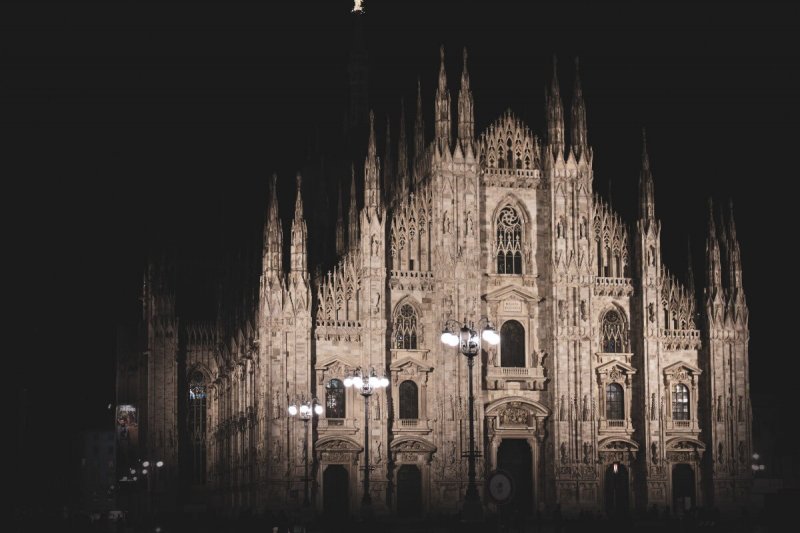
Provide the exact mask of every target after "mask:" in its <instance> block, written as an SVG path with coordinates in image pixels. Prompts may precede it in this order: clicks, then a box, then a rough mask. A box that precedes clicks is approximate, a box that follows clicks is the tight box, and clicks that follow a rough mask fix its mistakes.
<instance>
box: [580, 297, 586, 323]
mask: <svg viewBox="0 0 800 533" xmlns="http://www.w3.org/2000/svg"><path fill="white" fill-rule="evenodd" d="M581 320H583V321H584V322H585V321H586V300H581Z"/></svg>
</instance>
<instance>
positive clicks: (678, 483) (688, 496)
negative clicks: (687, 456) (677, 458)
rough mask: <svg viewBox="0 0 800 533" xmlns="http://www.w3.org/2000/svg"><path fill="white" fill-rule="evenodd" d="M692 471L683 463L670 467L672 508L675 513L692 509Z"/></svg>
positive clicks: (689, 466) (693, 500)
mask: <svg viewBox="0 0 800 533" xmlns="http://www.w3.org/2000/svg"><path fill="white" fill-rule="evenodd" d="M694 502H695V499H694V469H693V468H692V467H691V465H687V464H685V463H681V464H677V465H673V466H672V508H673V509H675V512H676V513H682V512H685V511H688V510H689V509H691V508H692V507H694Z"/></svg>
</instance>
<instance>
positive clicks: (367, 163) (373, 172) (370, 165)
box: [364, 111, 381, 211]
mask: <svg viewBox="0 0 800 533" xmlns="http://www.w3.org/2000/svg"><path fill="white" fill-rule="evenodd" d="M379 174H380V160H379V159H378V150H377V149H376V147H375V114H374V113H373V112H372V111H370V112H369V146H368V147H367V157H366V159H365V160H364V208H365V209H367V210H373V211H374V210H379V209H380V207H381V184H380V180H379V179H378V176H379Z"/></svg>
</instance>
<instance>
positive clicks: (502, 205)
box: [492, 194, 531, 275]
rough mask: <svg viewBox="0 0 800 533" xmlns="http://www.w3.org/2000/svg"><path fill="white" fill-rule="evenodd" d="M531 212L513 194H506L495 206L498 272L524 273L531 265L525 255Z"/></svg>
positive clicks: (495, 241) (494, 220) (494, 252)
mask: <svg viewBox="0 0 800 533" xmlns="http://www.w3.org/2000/svg"><path fill="white" fill-rule="evenodd" d="M530 220H531V217H530V213H528V211H527V209H525V204H524V203H523V202H521V201H520V200H519V199H518V198H517V197H516V196H514V195H513V194H508V195H506V197H505V198H503V199H502V200H501V201H500V202H499V203H498V204H497V206H496V207H495V210H494V213H493V215H492V225H493V230H494V236H495V239H494V247H493V250H492V252H493V254H494V256H495V259H496V263H495V264H496V269H497V270H496V272H497V273H498V274H517V275H519V274H523V273H524V272H525V270H526V269H527V268H528V266H529V265H524V262H525V261H524V260H523V257H524V256H525V255H526V254H525V252H526V251H527V250H528V249H529V246H528V242H527V240H528V232H529V229H528V228H529V227H530Z"/></svg>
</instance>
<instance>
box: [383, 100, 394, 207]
mask: <svg viewBox="0 0 800 533" xmlns="http://www.w3.org/2000/svg"><path fill="white" fill-rule="evenodd" d="M393 173H394V165H393V164H392V135H391V121H390V120H389V114H388V113H387V114H386V147H385V148H384V153H383V192H384V194H385V195H386V196H387V198H388V197H389V195H390V193H391V191H392V185H393V184H394V175H393Z"/></svg>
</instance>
